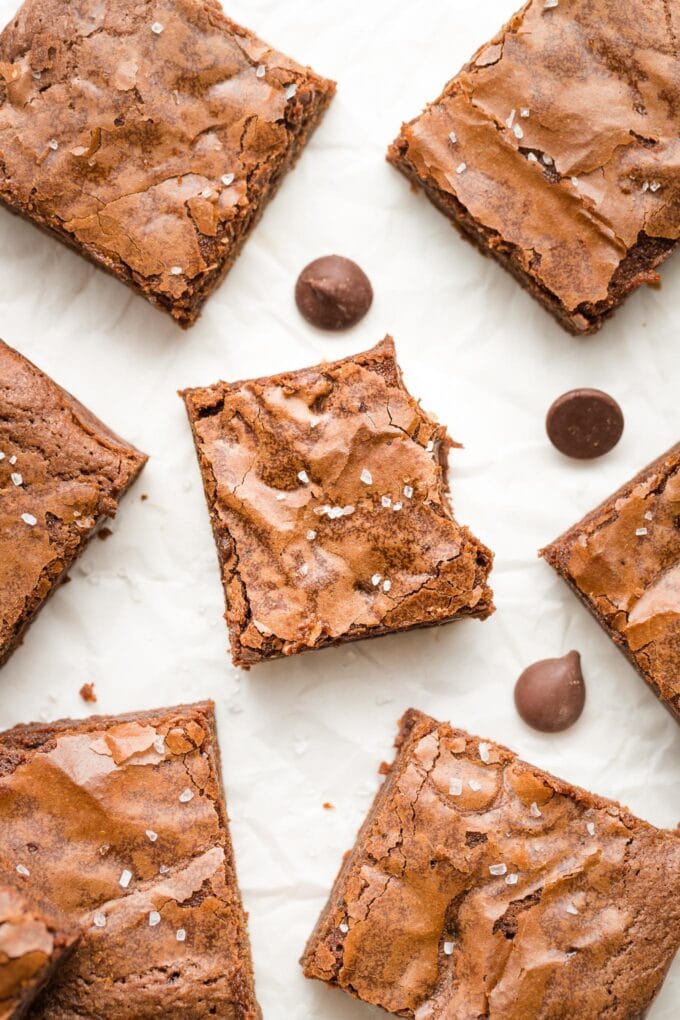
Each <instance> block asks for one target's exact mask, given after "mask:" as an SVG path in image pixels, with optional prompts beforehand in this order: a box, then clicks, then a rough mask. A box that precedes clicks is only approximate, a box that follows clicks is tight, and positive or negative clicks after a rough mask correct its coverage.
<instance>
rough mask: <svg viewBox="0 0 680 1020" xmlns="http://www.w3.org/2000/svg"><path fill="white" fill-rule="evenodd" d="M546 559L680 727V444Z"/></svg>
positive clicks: (552, 548) (559, 541) (587, 519)
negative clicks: (679, 723)
mask: <svg viewBox="0 0 680 1020" xmlns="http://www.w3.org/2000/svg"><path fill="white" fill-rule="evenodd" d="M541 555H542V556H543V557H544V558H545V560H547V562H548V563H549V564H550V565H551V566H552V567H554V569H555V570H556V571H557V572H558V573H559V574H560V576H561V577H563V578H564V580H565V581H566V582H567V584H569V586H570V587H571V588H572V590H573V591H574V592H575V593H576V594H577V595H578V597H579V598H580V599H581V601H582V602H583V603H584V605H586V606H587V608H588V609H589V610H590V611H591V613H592V614H593V615H594V617H595V619H596V620H597V621H598V622H599V623H600V625H601V626H602V627H603V628H604V630H605V631H606V632H607V633H608V634H609V636H610V637H611V638H612V640H613V641H614V642H615V643H616V645H617V647H618V648H620V649H621V651H622V652H623V653H624V654H625V655H626V656H627V657H628V659H630V661H631V662H632V664H633V665H634V666H635V668H636V669H637V670H638V672H639V673H640V675H641V676H642V678H643V679H644V680H645V681H646V682H647V683H648V684H649V686H650V688H651V689H652V691H653V692H654V694H655V695H656V696H657V698H659V700H660V701H661V703H662V705H664V706H665V707H666V708H667V709H668V710H669V711H670V713H671V714H672V715H673V717H674V718H675V719H676V720H677V721H678V722H680V443H679V444H678V445H677V446H674V447H673V449H672V450H669V451H668V453H665V454H663V455H662V456H661V457H659V458H658V459H657V460H655V461H654V462H653V463H652V464H650V465H649V466H648V467H646V468H645V469H644V470H643V471H641V472H640V473H639V474H638V475H636V477H635V478H633V479H632V481H630V482H627V483H626V484H625V485H623V486H622V487H621V488H620V489H619V490H618V491H617V492H615V493H614V494H613V495H612V496H610V497H609V499H606V500H605V501H604V503H602V504H601V505H600V506H599V507H597V509H595V510H593V511H592V513H589V514H588V515H587V516H586V517H585V518H584V519H583V520H582V521H580V522H579V523H578V524H575V525H574V527H573V528H570V530H569V531H567V532H566V533H565V534H564V535H562V536H561V537H560V538H558V539H556V540H555V541H554V542H553V543H552V544H551V545H549V546H548V547H547V548H546V549H543V550H542V552H541Z"/></svg>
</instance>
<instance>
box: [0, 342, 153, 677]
mask: <svg viewBox="0 0 680 1020" xmlns="http://www.w3.org/2000/svg"><path fill="white" fill-rule="evenodd" d="M146 459H147V458H146V455H145V454H143V453H140V452H139V450H136V449H135V448H134V446H131V445H130V444H129V443H126V442H125V441H124V440H123V439H120V437H118V436H116V435H115V434H114V433H113V432H111V431H110V429H108V428H107V427H106V425H104V424H103V423H102V422H101V421H99V420H98V419H97V418H95V416H94V415H93V414H91V413H90V411H88V410H87V409H86V408H85V407H83V406H82V404H80V403H78V401H77V400H75V399H74V398H73V397H72V396H71V395H70V394H69V393H66V391H65V390H63V389H62V388H61V387H60V386H57V384H56V383H55V382H53V381H52V380H51V379H50V378H49V377H48V376H46V375H45V374H44V373H43V372H41V371H40V369H38V368H36V366H35V365H33V364H32V363H31V362H30V361H28V359H26V358H24V357H23V356H22V355H21V354H19V353H18V351H15V350H12V348H11V347H8V346H7V345H6V344H4V343H3V342H2V341H1V340H0V665H1V664H2V663H3V662H4V661H5V660H6V659H7V657H8V656H9V655H10V654H11V652H12V651H13V650H14V648H15V647H16V646H17V644H18V643H19V641H20V640H21V637H22V635H23V633H24V631H25V630H26V628H27V627H28V625H29V624H30V623H31V622H32V621H33V619H34V618H35V615H36V613H37V612H38V611H39V610H40V609H41V608H42V606H43V605H44V604H45V602H46V600H47V599H48V597H49V596H50V595H51V594H52V592H53V591H54V590H55V588H56V587H57V585H58V583H59V581H60V579H61V578H62V577H63V575H64V574H65V573H66V571H67V570H68V569H69V567H71V566H72V564H73V562H74V561H75V559H76V558H77V557H78V556H79V555H80V554H81V552H83V550H84V549H85V546H86V545H87V543H88V541H89V539H90V538H91V536H92V534H93V531H94V528H95V526H96V525H97V523H98V522H99V521H100V520H101V519H102V518H104V517H114V516H115V514H116V511H117V509H118V503H119V501H120V499H121V498H122V496H123V495H124V493H125V492H126V490H127V489H128V488H129V486H130V485H131V484H132V482H133V481H134V480H135V478H136V477H137V475H138V474H139V472H140V471H141V470H142V468H143V467H144V464H145V463H146Z"/></svg>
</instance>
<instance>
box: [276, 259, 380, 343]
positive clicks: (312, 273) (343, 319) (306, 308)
mask: <svg viewBox="0 0 680 1020" xmlns="http://www.w3.org/2000/svg"><path fill="white" fill-rule="evenodd" d="M295 300H296V302H297V306H298V308H299V309H300V312H301V313H302V315H303V316H304V317H305V319H307V321H308V322H311V324H312V326H317V327H318V328H319V329H349V327H350V326H355V325H356V323H357V322H359V320H360V319H363V317H364V315H365V314H366V312H367V311H368V309H369V308H370V307H371V302H372V301H373V288H372V287H371V282H370V280H369V279H368V277H367V276H366V274H365V273H364V271H363V269H360V268H359V266H358V265H357V264H356V262H352V261H351V259H345V258H342V256H340V255H326V256H324V257H323V258H320V259H316V260H315V261H314V262H310V263H309V265H308V266H306V267H305V268H304V269H303V270H302V272H301V273H300V275H299V277H298V281H297V284H296V286H295Z"/></svg>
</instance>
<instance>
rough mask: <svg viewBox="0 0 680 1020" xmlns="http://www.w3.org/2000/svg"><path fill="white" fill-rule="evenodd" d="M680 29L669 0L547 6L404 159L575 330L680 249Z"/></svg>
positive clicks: (429, 121)
mask: <svg viewBox="0 0 680 1020" xmlns="http://www.w3.org/2000/svg"><path fill="white" fill-rule="evenodd" d="M679 31H680V20H678V15H677V11H674V9H673V6H672V5H669V4H666V5H665V7H664V5H663V4H659V5H653V4H649V3H648V2H647V0H629V2H628V3H625V4H621V3H616V2H612V0H569V2H568V3H565V2H562V3H558V2H557V0H531V2H529V3H527V4H525V5H524V7H523V8H522V10H521V11H519V13H518V14H516V15H515V16H514V17H513V18H512V19H511V21H510V22H509V23H508V24H507V25H506V26H505V28H503V29H502V30H501V31H500V32H499V33H498V35H497V36H495V37H494V39H492V40H491V42H490V43H488V44H487V45H485V46H483V47H482V48H481V49H480V50H478V51H477V53H476V54H475V56H474V57H473V58H472V60H471V61H470V63H469V64H466V65H465V67H464V68H463V70H462V71H461V72H460V74H458V75H457V76H456V77H455V78H454V79H453V80H452V81H450V82H449V83H448V84H447V85H446V87H445V89H444V91H443V92H442V94H441V95H440V96H439V98H438V99H436V100H435V102H434V103H431V104H430V105H429V106H428V107H427V108H426V109H425V111H424V112H423V113H422V114H421V116H420V117H417V118H416V119H415V120H413V121H411V122H410V123H409V124H405V125H404V126H403V127H402V131H401V134H400V135H399V137H398V138H397V140H396V141H395V142H394V144H393V145H392V147H391V148H390V150H389V155H388V158H389V160H390V161H391V162H392V163H393V164H394V165H395V166H396V167H397V168H398V169H399V170H401V171H402V172H403V173H404V174H406V176H407V177H408V178H410V179H411V180H412V181H414V182H415V183H416V184H418V185H420V186H421V187H422V188H423V189H424V190H425V193H426V194H427V195H428V197H429V198H430V199H431V200H432V202H434V204H435V205H436V206H438V208H439V209H441V210H442V212H444V213H445V214H446V215H447V216H448V217H449V218H450V219H451V220H452V221H453V223H454V224H455V226H457V227H458V228H459V230H460V231H461V232H462V234H463V235H464V236H465V237H467V238H468V239H469V240H470V241H472V242H473V243H474V244H475V245H477V247H478V248H479V249H480V250H481V251H482V253H483V254H487V255H493V256H494V258H496V259H497V260H498V261H499V262H500V263H501V265H502V266H504V267H505V268H506V269H508V270H509V271H510V272H511V273H512V274H513V275H514V276H515V277H516V278H517V279H518V280H519V282H520V283H521V284H522V286H523V287H524V288H525V289H526V290H527V291H528V292H529V293H530V294H532V295H533V296H534V297H535V298H537V299H538V300H539V301H540V302H541V303H542V304H543V305H544V306H545V307H546V308H547V309H548V311H549V312H551V313H552V314H553V315H554V316H555V317H556V318H557V320H558V322H560V324H561V325H562V326H564V327H565V328H566V329H567V330H569V332H571V333H574V334H586V333H593V332H595V331H596V330H597V329H599V328H600V327H601V326H602V324H603V322H604V320H605V319H606V318H607V316H609V315H611V313H612V312H613V311H614V310H615V309H616V308H617V307H618V306H619V305H620V304H621V302H622V301H623V300H624V299H625V297H626V296H627V295H628V294H629V293H630V292H631V291H633V290H635V289H636V288H637V287H639V286H640V285H641V284H643V283H657V282H658V280H659V277H658V275H657V273H656V269H657V267H658V266H659V264H660V263H661V262H663V261H664V259H666V258H668V256H669V255H670V254H672V252H673V251H674V250H675V248H676V246H677V243H678V225H679V223H680V220H679V217H678V187H679V185H680V176H679V174H678V168H677V159H676V157H675V147H676V143H677V137H678V132H679V130H680V120H679V117H678V103H679V93H678V80H677V61H676V57H677V53H676V44H675V38H676V37H677V34H678V32H679Z"/></svg>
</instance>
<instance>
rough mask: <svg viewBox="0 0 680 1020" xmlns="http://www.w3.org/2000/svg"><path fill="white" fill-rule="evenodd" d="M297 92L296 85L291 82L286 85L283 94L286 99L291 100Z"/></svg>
mask: <svg viewBox="0 0 680 1020" xmlns="http://www.w3.org/2000/svg"><path fill="white" fill-rule="evenodd" d="M296 92H297V85H296V84H295V83H294V82H293V83H291V84H290V85H286V90H285V92H284V93H283V94H284V96H285V97H286V99H293V98H294V96H295V93H296Z"/></svg>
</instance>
